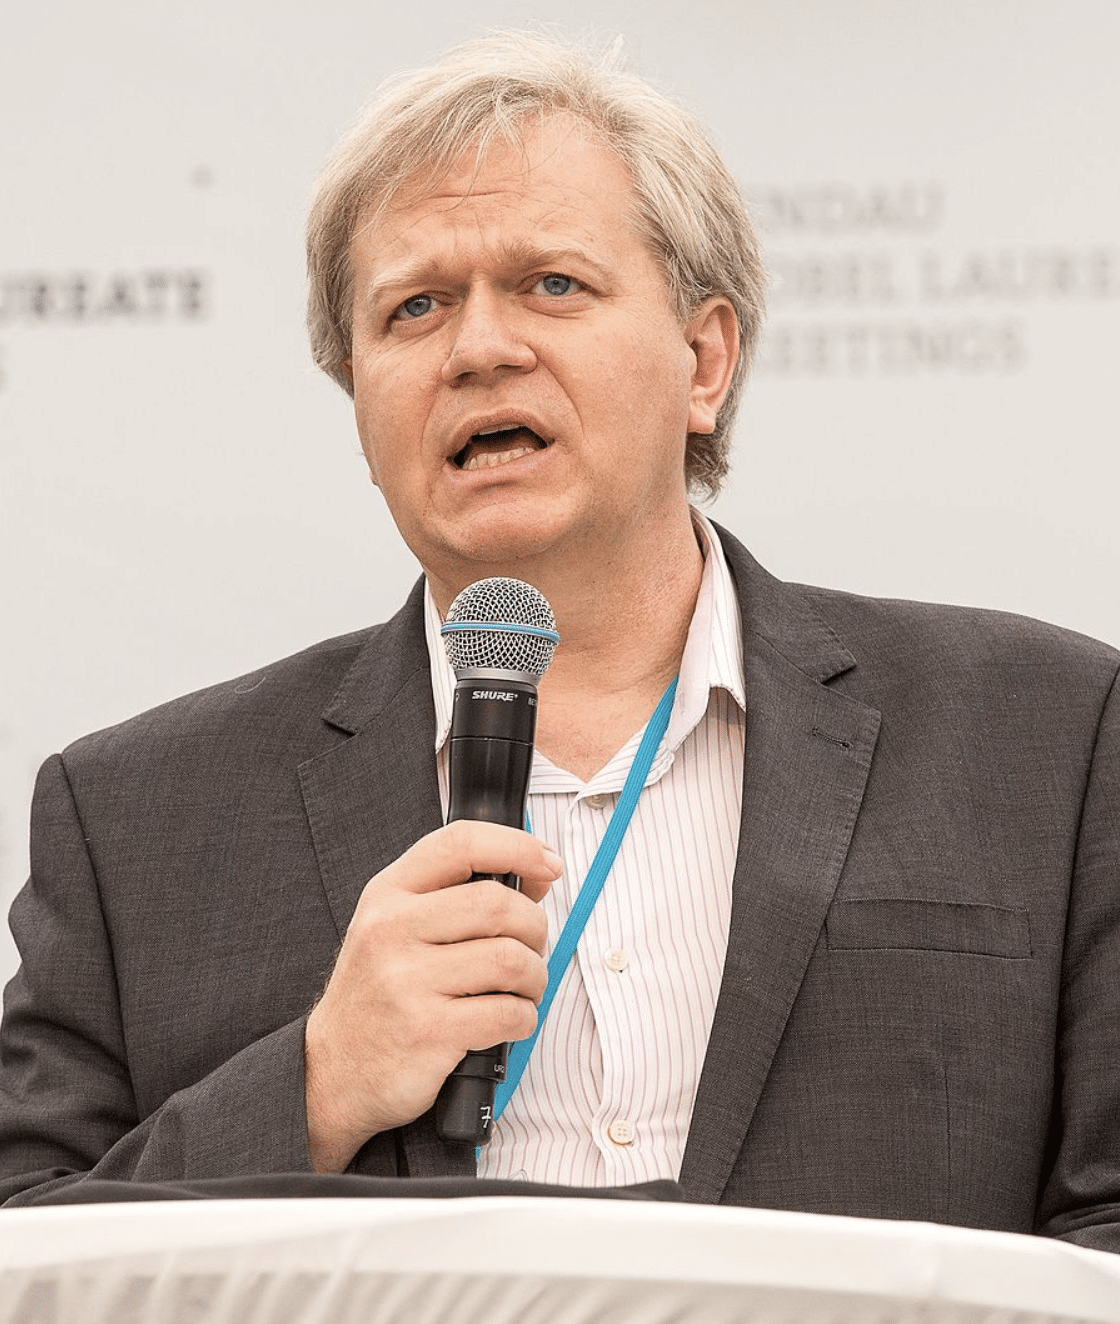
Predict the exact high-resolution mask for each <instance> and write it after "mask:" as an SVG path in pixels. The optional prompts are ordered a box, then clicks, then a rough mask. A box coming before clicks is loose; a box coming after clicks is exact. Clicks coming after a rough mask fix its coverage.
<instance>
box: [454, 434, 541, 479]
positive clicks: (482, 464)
mask: <svg viewBox="0 0 1120 1324" xmlns="http://www.w3.org/2000/svg"><path fill="white" fill-rule="evenodd" d="M498 431H499V432H504V431H505V429H504V428H499V429H498ZM478 435H479V436H480V437H483V436H487V435H488V434H487V433H484V432H480V433H479V434H478ZM535 449H536V447H534V446H515V447H514V448H513V450H510V451H490V452H486V451H479V452H476V454H474V455H471V456H470V457H469V458H468V459H467V461H466V462H465V463H464V465H463V468H464V469H467V470H469V469H493V468H496V467H497V466H498V465H499V464H509V462H510V461H511V460H519V459H520V458H521V457H522V455H532V454H533V452H534V450H535Z"/></svg>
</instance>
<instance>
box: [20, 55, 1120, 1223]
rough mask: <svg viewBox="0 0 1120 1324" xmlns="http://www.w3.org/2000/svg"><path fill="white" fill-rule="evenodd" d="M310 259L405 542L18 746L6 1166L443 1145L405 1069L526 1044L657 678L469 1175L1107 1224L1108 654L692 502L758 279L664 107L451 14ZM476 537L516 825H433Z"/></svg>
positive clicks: (367, 1163)
mask: <svg viewBox="0 0 1120 1324" xmlns="http://www.w3.org/2000/svg"><path fill="white" fill-rule="evenodd" d="M309 254H310V262H309V266H310V272H311V280H312V293H311V319H310V321H311V328H312V340H313V345H314V347H315V352H316V357H317V359H318V361H319V362H320V364H321V365H322V366H324V367H325V368H326V369H327V370H328V371H329V372H331V373H332V375H334V376H335V377H336V378H337V379H338V380H339V381H340V382H342V384H344V385H345V386H346V387H347V389H349V390H351V391H352V393H353V397H354V403H355V411H356V417H357V422H358V429H359V433H360V435H361V439H362V444H363V447H364V450H365V454H366V457H367V459H368V462H369V466H370V472H371V475H372V478H373V480H374V482H375V483H376V484H377V485H378V487H379V488H380V489H381V491H382V493H383V495H384V497H385V499H386V501H387V503H388V505H389V508H390V510H391V512H392V514H393V517H394V519H395V521H396V523H397V525H398V527H399V528H400V530H401V533H402V535H403V536H404V538H405V540H406V541H407V542H408V544H409V546H410V547H411V548H412V550H413V551H414V552H415V554H416V555H417V557H418V559H419V560H420V562H421V565H422V566H423V568H424V572H425V579H424V582H423V584H422V585H421V586H418V587H417V589H416V590H415V591H414V593H413V595H412V596H411V598H410V599H409V602H408V603H407V604H406V606H405V607H404V609H403V610H402V612H401V613H400V614H399V615H398V616H397V617H395V618H394V619H393V620H392V621H390V622H389V623H388V624H386V625H384V626H380V627H376V628H375V629H373V630H371V631H365V632H361V633H360V634H358V635H356V636H350V637H347V638H345V639H341V640H333V641H329V642H327V643H325V644H321V645H318V646H317V647H315V648H313V649H310V650H308V651H307V652H306V653H303V654H300V655H298V656H297V657H295V658H292V659H288V660H287V661H285V662H282V663H279V664H277V665H276V666H274V667H270V668H268V669H266V670H265V671H264V672H262V673H260V674H259V675H257V676H255V677H251V678H246V679H244V680H242V681H239V682H234V683H232V684H230V685H227V686H220V687H217V688H215V689H213V690H210V691H206V692H203V693H201V694H198V695H193V696H188V697H187V698H186V699H183V700H180V701H178V702H177V703H175V704H172V705H169V706H167V707H165V708H163V709H159V710H156V711H155V712H154V713H150V714H146V715H143V716H141V717H140V718H137V719H134V720H133V721H132V722H131V723H126V724H124V725H123V726H122V727H119V728H116V729H114V730H112V731H109V732H103V733H101V734H99V735H97V736H94V737H90V738H89V739H87V740H86V741H82V742H79V743H78V744H77V745H76V746H74V747H72V748H71V749H70V750H68V751H67V752H66V753H65V754H64V755H62V756H61V757H60V758H57V759H54V760H52V761H50V762H49V763H48V764H47V765H46V767H45V769H44V771H43V773H42V775H41V780H40V785H39V788H38V792H37V799H36V807H35V811H34V814H33V867H32V879H31V882H30V883H29V885H28V887H27V888H26V889H25V891H24V892H23V893H22V894H21V896H20V898H19V899H18V900H17V903H16V905H15V907H14V909H13V926H14V928H15V931H16V933H17V937H18V939H19V941H20V943H21V950H22V954H23V966H22V968H21V972H20V974H19V975H18V976H17V978H16V980H15V981H14V982H13V984H12V986H11V987H10V989H9V996H8V1005H7V1011H6V1018H5V1027H4V1038H3V1047H4V1060H3V1084H4V1098H3V1106H2V1112H0V1155H2V1160H0V1161H2V1163H3V1170H4V1171H5V1173H6V1174H8V1178H7V1182H6V1185H5V1187H4V1190H5V1192H6V1193H7V1194H8V1195H9V1196H10V1197H11V1198H13V1200H14V1201H16V1202H20V1201H29V1200H34V1199H36V1198H40V1197H41V1196H42V1195H43V1194H44V1193H49V1192H51V1191H52V1190H57V1189H58V1188H59V1187H60V1186H61V1187H65V1186H67V1185H70V1186H78V1187H80V1185H81V1184H82V1183H83V1182H86V1181H88V1180H89V1179H90V1178H91V1177H92V1178H95V1179H96V1178H118V1179H126V1180H132V1181H163V1180H168V1179H180V1178H196V1179H197V1178H209V1177H215V1176H222V1175H230V1174H233V1175H236V1174H257V1173H269V1172H290V1171H300V1170H306V1169H308V1168H315V1169H316V1170H318V1171H320V1172H342V1171H352V1172H359V1173H367V1174H380V1175H385V1176H394V1175H400V1176H406V1175H407V1176H413V1177H415V1176H423V1175H435V1174H440V1173H443V1174H454V1173H458V1174H463V1175H468V1174H470V1173H471V1172H473V1171H475V1156H474V1154H473V1153H471V1152H469V1151H467V1152H463V1151H461V1150H457V1149H456V1148H454V1147H452V1146H448V1145H445V1144H443V1143H442V1142H441V1141H440V1140H439V1138H438V1136H437V1135H436V1133H435V1129H434V1126H433V1122H432V1114H431V1106H432V1103H433V1100H434V1099H435V1096H436V1094H437V1092H438V1090H439V1087H440V1085H441V1083H442V1081H443V1079H444V1078H445V1076H446V1075H447V1073H448V1072H449V1071H450V1070H451V1068H452V1067H453V1066H454V1065H455V1063H456V1062H457V1061H458V1060H459V1058H460V1057H461V1056H462V1054H463V1053H464V1052H465V1051H467V1050H468V1049H472V1048H473V1049H478V1048H483V1047H486V1046H488V1045H490V1044H492V1043H495V1042H498V1041H502V1040H505V1039H520V1038H523V1037H525V1036H526V1035H528V1034H529V1033H531V1031H532V1029H533V1026H534V1022H535V1019H536V1013H535V1010H534V1007H535V1004H536V1003H537V1002H538V1001H539V1000H540V998H541V996H542V993H543V991H544V987H545V978H546V971H545V966H544V961H543V955H544V953H545V952H546V951H547V950H548V947H549V944H550V942H551V941H552V940H553V939H554V937H555V934H556V932H557V930H558V927H559V924H560V923H562V921H563V919H564V918H565V916H566V914H567V912H568V910H569V909H570V907H571V905H572V903H573V900H574V897H575V895H576V892H577V891H578V888H579V885H580V883H581V882H582V880H583V876H584V874H585V873H586V870H587V867H588V865H589V863H590V859H591V856H592V855H593V854H594V851H595V849H596V848H597V847H598V844H599V842H600V840H601V839H602V837H603V834H604V831H605V827H606V823H607V821H608V819H609V817H610V811H611V809H612V807H613V805H614V803H615V801H616V798H617V793H618V791H619V790H620V788H621V785H622V782H623V780H624V779H625V777H626V775H627V772H628V770H629V769H630V767H631V766H632V764H633V763H634V760H635V751H636V749H637V745H638V741H639V738H640V735H641V733H642V731H643V729H644V728H645V726H646V724H647V722H648V721H649V720H650V716H651V713H653V712H654V710H655V709H657V708H658V707H659V703H660V701H661V699H662V696H663V695H664V694H665V693H666V692H667V691H669V692H670V701H671V702H672V711H671V715H670V717H669V719H668V725H667V729H666V731H665V734H664V737H663V738H662V740H661V741H660V744H659V746H658V748H657V751H656V754H655V756H654V758H653V761H652V764H651V766H650V768H649V770H648V773H647V774H646V776H645V777H644V786H643V790H642V793H641V796H640V797H639V800H638V803H637V808H636V810H635V814H634V818H633V821H632V822H631V824H630V827H629V829H628V831H627V832H626V834H625V836H624V838H623V840H622V844H621V846H620V848H619V852H618V856H617V858H616V860H615V863H614V867H613V869H612V872H611V875H610V879H609V882H608V885H607V887H606V889H605V890H604V893H603V895H602V897H601V898H600V900H599V902H598V903H597V904H596V906H595V908H594V909H593V911H592V913H591V917H590V919H589V921H588V927H587V929H586V930H585V932H584V936H583V939H582V940H581V943H580V947H579V951H578V953H577V957H576V960H575V961H574V962H573V964H572V966H571V968H570V969H569V971H568V973H567V975H566V976H565V978H564V981H563V983H561V985H560V987H559V992H558V994H557V997H556V1001H555V1003H554V1004H553V1006H552V1010H551V1011H550V1012H549V1016H548V1019H547V1020H546V1022H545V1026H544V1030H543V1032H542V1034H541V1036H540V1039H539V1041H538V1043H537V1045H536V1047H535V1049H534V1051H533V1054H532V1056H531V1057H530V1059H529V1065H528V1069H527V1071H526V1074H525V1077H524V1079H523V1080H522V1082H521V1084H520V1086H519V1088H518V1089H517V1091H516V1092H515V1094H514V1095H513V1098H512V1100H511V1102H510V1104H509V1107H508V1109H507V1111H506V1113H505V1114H504V1115H503V1118H502V1120H501V1122H500V1124H499V1126H498V1127H497V1133H496V1135H495V1138H494V1139H493V1141H492V1142H491V1143H490V1145H488V1146H487V1147H486V1148H485V1149H484V1150H483V1152H482V1155H481V1157H480V1158H479V1160H478V1168H477V1171H478V1172H479V1173H480V1175H483V1176H501V1177H528V1178H530V1179H535V1180H540V1181H547V1182H568V1183H572V1184H576V1185H586V1186H603V1185H610V1184H615V1185H625V1184H628V1183H632V1182H641V1181H646V1180H650V1179H656V1178H666V1177H668V1178H679V1181H680V1184H681V1187H682V1188H683V1192H684V1194H685V1197H686V1198H688V1199H692V1200H698V1201H721V1202H725V1203H740V1204H756V1205H762V1206H770V1207H784V1208H795V1209H806V1210H819V1211H823V1212H836V1213H850V1214H857V1215H867V1216H873V1217H893V1218H916V1219H930V1220H935V1221H943V1222H954V1223H960V1224H965V1225H973V1226H980V1227H992V1228H1004V1229H1009V1230H1014V1231H1025V1232H1026V1231H1039V1232H1043V1233H1047V1234H1050V1235H1058V1236H1064V1237H1068V1238H1070V1239H1072V1240H1076V1241H1080V1242H1081V1243H1083V1244H1087V1245H1095V1246H1103V1247H1108V1248H1111V1249H1120V1052H1118V1051H1117V1050H1118V1048H1120V995H1118V993H1117V989H1116V980H1115V977H1114V971H1115V970H1116V969H1117V968H1118V962H1120V907H1118V904H1117V902H1118V896H1117V884H1118V882H1120V728H1118V721H1120V717H1118V712H1117V702H1116V699H1115V697H1114V685H1115V680H1116V676H1117V672H1118V668H1120V655H1118V654H1117V653H1116V652H1114V651H1113V650H1111V649H1109V648H1106V647H1105V646H1104V645H1100V644H1096V643H1094V642H1092V641H1089V640H1085V639H1081V638H1078V637H1075V636H1071V635H1069V634H1067V633H1064V632H1061V631H1058V630H1055V629H1051V628H1050V627H1047V626H1042V625H1039V624H1037V623H1034V622H1028V621H1023V620H1017V619H1013V618H1009V617H1004V616H999V615H996V614H993V613H980V612H968V611H963V610H958V609H953V608H944V607H928V606H920V605H915V604H907V603H888V602H878V601H873V600H869V599H860V598H855V597H852V596H850V595H845V594H841V593H835V592H830V591H826V590H821V589H807V588H803V587H798V586H791V585H785V584H781V583H779V582H778V581H776V580H774V579H772V578H771V577H770V576H769V575H767V574H766V572H765V571H763V570H762V569H761V568H760V567H759V566H758V565H757V564H756V563H755V562H754V561H753V560H752V559H751V558H750V556H749V555H748V554H747V552H746V551H745V549H743V548H742V547H741V546H740V545H739V544H738V543H737V542H736V541H735V540H734V539H733V538H732V537H731V536H730V535H729V534H726V533H724V532H723V531H721V530H717V529H716V528H715V527H714V526H713V525H711V524H710V523H709V522H708V521H706V520H705V519H704V518H703V517H702V516H700V515H699V513H698V512H696V511H695V510H693V509H692V508H691V507H690V505H689V489H690V487H691V488H693V489H695V490H704V489H707V490H709V491H710V490H713V489H714V488H715V487H716V486H717V485H718V482H719V479H720V477H721V476H722V473H723V471H724V469H725V468H726V439H727V436H728V432H729V428H730V422H731V416H732V414H733V410H734V403H735V398H736V396H737V393H738V389H739V386H740V384H741V381H742V375H743V373H744V371H745V368H746V365H747V363H748V361H749V358H750V354H751V352H752V350H753V347H754V343H755V340H756V337H757V331H758V322H759V316H760V309H761V291H762V278H761V268H760V266H759V262H758V258H757V253H756V251H755V247H754V241H753V238H752V236H751V232H750V228H749V224H748V223H747V221H746V218H745V216H744V214H743V211H742V206H741V203H740V201H739V199H738V194H737V192H736V190H735V188H734V185H733V184H732V183H731V181H730V179H729V177H728V175H727V172H726V170H725V169H724V167H723V166H722V165H721V164H720V162H719V160H718V157H716V155H715V153H714V152H713V151H712V149H711V148H710V146H709V145H708V144H707V142H706V140H705V139H704V138H703V136H702V135H701V134H700V132H699V130H698V129H697V128H696V126H695V125H694V124H693V123H692V122H691V121H690V120H689V119H688V118H687V117H685V116H684V115H683V114H681V112H679V111H678V110H677V109H676V108H674V107H672V106H671V105H669V104H668V103H667V102H665V101H664V100H663V99H662V98H660V97H659V96H657V95H656V94H654V93H652V92H651V91H650V90H649V89H648V88H646V87H645V86H644V85H643V84H641V83H638V82H637V81H635V80H633V79H630V78H628V77H626V76H624V75H620V74H617V73H615V72H613V71H611V70H609V69H608V70H601V69H596V68H595V67H593V66H590V65H589V64H587V63H586V62H585V61H584V60H583V59H582V58H581V57H579V56H578V55H574V54H572V53H571V52H569V51H567V50H566V49H564V48H560V47H556V46H554V45H553V44H552V43H550V42H546V41H543V40H539V39H535V38H533V39H530V38H521V37H503V38H496V39H490V40H488V41H486V42H482V43H475V44H473V45H472V46H469V47H467V48H464V49H463V50H461V51H459V52H455V53H452V55H451V56H449V57H448V58H447V59H446V60H445V61H444V62H443V63H442V64H441V65H439V66H437V67H436V68H435V69H434V70H430V71H426V72H425V73H423V74H420V75H416V76H413V77H411V78H410V79H408V80H405V81H402V82H400V83H399V84H396V85H393V86H391V87H390V88H389V89H388V90H387V91H386V92H385V93H384V94H383V96H382V98H381V100H380V101H379V102H378V103H377V104H376V105H375V107H374V108H373V110H372V112H371V114H370V116H369V117H368V118H367V119H366V120H365V121H364V122H363V123H362V124H361V125H360V126H359V128H358V129H357V130H356V131H355V133H354V134H353V135H352V137H351V138H350V139H348V141H347V142H346V143H344V144H343V146H342V148H341V149H340V151H339V153H338V154H337V155H336V157H335V159H334V161H333V162H332V164H331V166H330V168H329V169H328V172H327V175H326V176H325V178H324V181H323V184H322V186H321V189H320V193H319V197H318V199H317V202H316V206H315V208H314V210H313V214H312V220H311V227H310V240H309ZM492 574H506V575H514V576H517V577H519V578H521V579H524V580H526V581H528V582H530V583H533V584H535V585H536V586H537V587H539V588H540V589H541V591H542V592H543V593H544V594H545V596H546V597H547V598H548V599H549V601H550V603H551V604H552V606H553V608H554V610H555V613H556V617H557V624H558V628H559V631H560V634H561V637H562V643H561V645H560V647H559V648H558V650H557V654H556V660H555V662H554V664H553V665H552V666H551V667H550V669H549V670H548V672H547V673H546V675H545V676H544V678H543V680H542V683H541V688H540V717H539V725H538V755H537V759H536V761H535V764H534V770H533V781H532V785H531V794H530V815H531V818H532V822H533V828H534V833H535V835H533V836H530V835H528V834H526V833H522V832H518V831H514V830H509V829H504V828H500V827H496V826H494V825H486V824H481V823H456V824H453V825H451V826H447V827H440V826H439V824H440V822H441V818H442V815H441V800H442V802H443V804H444V805H445V804H446V785H447V751H446V734H447V723H448V716H447V713H448V706H449V694H450V688H451V678H450V675H449V672H448V669H447V665H446V661H445V660H444V658H443V657H442V654H441V652H440V647H439V638H438V625H439V618H440V616H441V615H442V614H444V613H445V612H446V611H447V608H448V606H449V604H450V602H451V600H452V598H453V597H454V596H455V594H456V593H457V592H458V591H459V590H460V589H461V588H463V587H464V586H465V585H467V584H469V583H471V582H473V581H474V580H477V579H479V578H482V577H485V576H488V575H492ZM674 678H676V681H677V686H676V690H675V693H674V692H672V691H670V686H671V685H672V682H673V680H674ZM1110 696H1113V697H1112V698H1111V700H1110ZM472 871H498V872H505V871H510V872H515V873H518V874H520V875H521V876H522V878H523V880H524V892H523V893H522V894H517V893H513V892H509V891H507V890H506V889H503V888H501V887H499V886H497V885H496V884H494V885H491V884H486V883H479V884H472V885H470V886H460V884H461V883H463V882H464V881H465V880H466V879H467V878H468V877H469V876H470V874H471V872H472ZM549 934H551V935H552V938H551V939H550V937H549ZM339 938H342V945H341V949H340V950H338V953H337V959H335V948H336V945H337V943H338V940H339ZM320 991H321V996H318V995H319V994H320ZM309 1007H310V1008H311V1010H310V1011H308V1008H309Z"/></svg>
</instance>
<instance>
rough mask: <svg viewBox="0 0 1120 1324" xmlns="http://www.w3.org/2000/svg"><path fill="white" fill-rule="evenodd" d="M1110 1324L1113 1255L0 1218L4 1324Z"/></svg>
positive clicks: (466, 1204)
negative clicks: (388, 1323)
mask: <svg viewBox="0 0 1120 1324" xmlns="http://www.w3.org/2000/svg"><path fill="white" fill-rule="evenodd" d="M17 1321H18V1322H19V1324H31V1321H34V1324H79V1321H80V1324H102V1321H104V1324H141V1322H143V1324H148V1322H149V1321H152V1322H154V1321H159V1322H160V1324H187V1322H188V1321H189V1322H190V1324H203V1322H204V1321H205V1324H219V1322H221V1324H227V1322H228V1324H327V1322H328V1321H330V1324H359V1321H360V1322H361V1324H370V1322H371V1321H378V1322H380V1321H394V1322H395V1321H400V1322H401V1324H404V1322H405V1321H407V1324H429V1321H430V1324H466V1322H467V1321H471V1322H472V1324H512V1322H513V1321H517V1324H584V1321H588V1322H590V1321H597V1322H598V1324H622V1322H623V1321H625V1322H626V1324H670V1321H672V1322H673V1324H755V1322H756V1321H757V1324H763V1321H765V1324H779V1322H780V1324H794V1321H796V1324H935V1322H944V1324H949V1322H950V1321H951V1322H952V1324H1058V1322H1059V1321H1060V1322H1061V1324H1071V1322H1072V1321H1078V1324H1083V1322H1084V1321H1092V1322H1093V1324H1120V1256H1112V1255H1106V1254H1103V1253H1099V1252H1093V1251H1085V1250H1080V1249H1078V1248H1076V1247H1071V1246H1066V1245H1064V1244H1061V1243H1057V1242H1052V1241H1046V1240H1042V1239H1038V1238H1032V1237H1019V1236H1012V1235H1009V1234H1004V1233H994V1232H972V1231H967V1230H963V1229H958V1228H947V1227H936V1226H932V1225H928V1224H922V1223H885V1222H873V1221H870V1220H865V1219H851V1218H824V1217H820V1216H817V1215H811V1214H788V1213H772V1212H766V1211H758V1210H750V1209H720V1208H709V1207H703V1206H697V1205H673V1204H644V1203H634V1202H629V1201H621V1202H612V1201H606V1200H566V1199H565V1200H560V1199H557V1200H540V1199H523V1198H512V1197H488V1198H480V1199H461V1200H354V1199H340V1200H315V1199H312V1200H228V1201H227V1200H217V1201H197V1202H196V1201H189V1202H182V1203H166V1204H110V1205H76V1206H70V1207H58V1208H43V1209H13V1210H2V1211H0V1322H2V1324H16V1322H17Z"/></svg>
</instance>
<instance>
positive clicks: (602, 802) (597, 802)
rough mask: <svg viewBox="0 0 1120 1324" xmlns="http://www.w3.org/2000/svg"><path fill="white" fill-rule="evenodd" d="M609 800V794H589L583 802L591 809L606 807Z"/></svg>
mask: <svg viewBox="0 0 1120 1324" xmlns="http://www.w3.org/2000/svg"><path fill="white" fill-rule="evenodd" d="M609 800H610V796H609V795H589V796H588V797H587V799H586V800H585V801H584V804H586V805H587V806H588V807H589V808H591V809H606V807H607V803H608V801H609Z"/></svg>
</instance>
